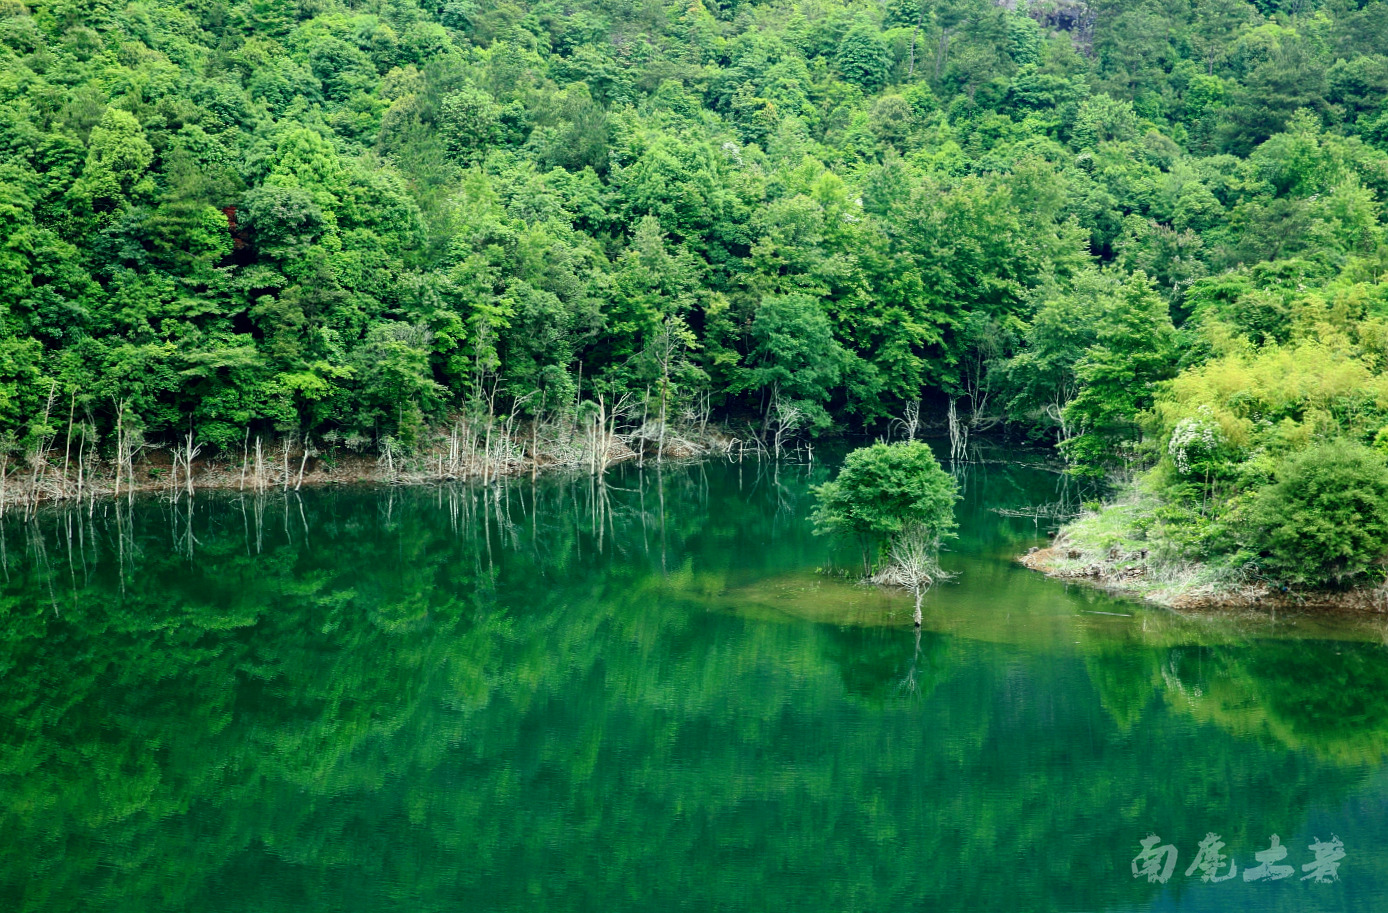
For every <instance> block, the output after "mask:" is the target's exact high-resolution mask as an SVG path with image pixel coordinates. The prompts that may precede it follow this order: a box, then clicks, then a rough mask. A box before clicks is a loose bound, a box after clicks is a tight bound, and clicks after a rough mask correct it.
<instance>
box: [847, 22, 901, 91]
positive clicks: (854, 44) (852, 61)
mask: <svg viewBox="0 0 1388 913" xmlns="http://www.w3.org/2000/svg"><path fill="white" fill-rule="evenodd" d="M834 65H835V66H836V67H838V70H839V72H840V73H842V74H843V78H844V79H846V80H848V81H849V82H851V83H854V84H855V85H857V86H859V87H861V88H863V89H864V90H866V91H868V92H872V91H874V90H876V89H879V88H881V87H882V86H883V85H884V84H885V83H886V82H887V74H888V72H889V71H890V69H891V57H890V55H889V53H888V51H887V46H886V45H885V44H883V43H882V39H881V38H880V37H879V36H878V32H877V30H876V29H875V28H873V27H872V26H871V25H868V24H866V23H860V24H858V25H855V26H854V27H853V28H851V29H849V30H848V33H847V34H845V35H844V36H843V40H842V41H840V42H839V48H838V51H837V52H836V53H835V54H834Z"/></svg>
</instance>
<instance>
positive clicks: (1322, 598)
mask: <svg viewBox="0 0 1388 913" xmlns="http://www.w3.org/2000/svg"><path fill="white" fill-rule="evenodd" d="M1016 561H1017V563H1019V564H1021V565H1022V566H1023V567H1025V568H1027V569H1028V570H1032V571H1036V572H1038V573H1041V574H1045V575H1046V576H1047V577H1050V578H1052V579H1054V580H1064V581H1066V582H1070V583H1077V584H1080V585H1082V586H1088V587H1091V588H1093V589H1096V590H1101V591H1103V592H1106V593H1110V594H1112V595H1115V596H1121V597H1124V598H1126V599H1135V600H1138V601H1141V602H1146V603H1149V604H1152V605H1157V606H1161V607H1163V608H1166V609H1172V610H1176V611H1181V612H1193V613H1204V614H1212V615H1235V614H1239V613H1249V612H1255V613H1260V614H1261V613H1263V612H1272V613H1276V612H1278V611H1284V610H1285V611H1290V612H1306V611H1313V612H1315V613H1316V614H1319V615H1336V614H1340V615H1353V616H1364V615H1383V614H1388V585H1385V586H1380V587H1356V588H1354V589H1350V590H1345V591H1342V592H1335V591H1323V590H1316V591H1307V592H1294V591H1287V592H1279V591H1276V590H1273V589H1272V588H1271V587H1268V586H1266V585H1262V584H1251V585H1243V586H1240V587H1237V588H1231V587H1228V586H1218V585H1214V584H1204V585H1195V586H1191V585H1188V584H1182V583H1181V582H1180V581H1178V580H1176V579H1174V577H1175V575H1169V576H1167V578H1166V579H1162V577H1161V576H1160V575H1159V573H1156V572H1154V569H1153V567H1152V565H1151V564H1150V563H1149V562H1148V557H1147V553H1146V550H1145V549H1144V550H1141V551H1140V552H1137V553H1133V552H1128V553H1123V552H1120V551H1119V550H1118V549H1111V550H1110V551H1109V552H1108V554H1102V553H1099V552H1095V551H1093V550H1083V549H1077V548H1073V547H1067V546H1065V545H1051V546H1048V547H1045V548H1034V549H1032V550H1031V551H1029V552H1028V553H1027V554H1025V555H1018V556H1017V558H1016Z"/></svg>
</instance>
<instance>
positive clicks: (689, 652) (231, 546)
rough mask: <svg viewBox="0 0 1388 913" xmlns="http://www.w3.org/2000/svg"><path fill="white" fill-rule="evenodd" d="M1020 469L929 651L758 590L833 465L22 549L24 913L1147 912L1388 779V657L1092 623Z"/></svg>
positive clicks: (814, 551)
mask: <svg viewBox="0 0 1388 913" xmlns="http://www.w3.org/2000/svg"><path fill="white" fill-rule="evenodd" d="M989 468H990V470H991V471H990V472H989V473H986V474H985V473H981V472H980V473H978V476H977V478H976V479H975V480H974V481H973V483H972V484H973V485H974V486H975V487H974V490H973V491H972V492H971V494H970V498H969V501H968V502H967V504H968V505H969V509H968V512H967V514H966V516H964V517H962V518H961V519H962V520H963V521H964V522H963V538H962V539H961V541H960V542H959V543H958V544H957V548H956V550H955V553H954V555H953V556H952V560H955V561H957V562H959V563H960V564H961V566H963V567H964V568H965V571H966V573H965V574H964V575H963V576H962V577H961V582H960V584H959V585H958V587H957V589H955V590H952V591H948V592H942V593H937V594H936V597H935V598H936V608H935V610H934V615H933V618H932V621H931V622H930V623H929V624H928V630H926V631H925V632H924V633H923V634H922V635H920V637H919V640H918V639H917V637H916V635H915V634H913V633H912V632H911V631H909V630H908V629H907V628H906V627H893V626H883V625H880V624H879V625H876V626H872V625H843V624H807V623H805V622H804V621H801V620H798V619H797V615H804V614H806V612H808V611H809V610H806V609H804V608H803V606H804V604H805V601H804V600H799V601H797V599H798V597H794V596H792V597H788V598H787V599H785V600H782V601H783V602H787V603H788V604H787V605H782V606H779V608H778V614H775V615H769V614H767V613H766V612H761V611H753V610H752V608H751V607H749V606H748V605H747V604H746V603H745V602H744V601H741V600H740V599H739V597H738V596H737V594H739V593H747V592H753V591H756V590H757V588H758V587H762V588H763V590H764V589H765V588H764V586H763V585H762V582H763V581H766V580H768V579H773V578H783V579H800V580H805V581H811V582H813V581H814V580H815V579H816V578H813V577H810V576H809V575H807V574H806V570H807V569H808V568H812V567H814V566H815V565H816V564H819V563H821V562H822V560H823V556H824V554H825V548H826V546H825V545H824V543H822V542H821V541H818V540H814V539H812V538H811V537H810V535H809V531H808V526H807V524H806V523H805V521H804V519H803V518H804V516H805V514H806V498H807V486H808V484H809V481H810V476H811V475H821V473H820V471H819V470H817V469H816V470H815V471H814V472H811V471H810V470H808V469H807V468H806V467H795V466H786V467H782V468H781V469H780V471H779V472H776V471H773V470H772V469H771V468H770V467H764V466H763V467H758V466H757V465H755V464H745V465H742V466H738V465H708V466H693V467H667V468H666V469H665V470H664V471H663V472H661V473H656V472H655V471H653V470H651V469H648V470H647V471H646V472H645V474H644V477H642V476H641V475H640V474H638V473H636V472H635V471H634V470H633V471H628V472H625V473H619V474H616V475H615V476H613V477H612V478H611V480H610V483H609V484H607V485H602V484H599V483H596V482H593V481H592V480H590V479H587V478H584V479H582V480H570V481H551V482H547V483H542V484H540V485H539V486H537V487H535V488H532V487H531V486H530V485H528V484H525V485H514V486H512V487H511V488H509V489H507V488H498V489H493V490H491V491H487V492H484V491H483V490H481V489H476V488H470V489H454V490H449V489H438V490H429V491H422V490H421V491H380V492H376V491H372V492H355V493H354V492H345V493H344V492H336V493H333V492H318V493H313V494H305V495H303V496H302V497H300V496H297V495H295V494H294V493H292V492H291V493H289V494H287V495H279V496H273V497H269V498H264V499H260V500H255V499H250V498H247V499H245V500H241V499H238V498H227V499H206V500H199V501H198V502H197V503H196V505H190V504H189V502H187V501H184V502H182V503H181V504H178V505H173V506H170V505H168V504H160V503H155V502H146V503H143V504H139V503H137V504H136V505H135V506H134V508H133V509H129V508H117V507H116V506H115V505H109V506H105V507H103V506H97V508H96V509H95V510H94V511H92V512H91V513H90V514H89V513H87V512H85V511H84V512H80V513H69V514H55V515H48V516H44V517H41V518H40V519H39V520H37V521H35V522H33V523H28V524H12V525H10V526H8V527H6V528H5V539H4V548H5V551H4V555H3V557H4V568H5V577H4V586H3V606H4V608H3V611H4V613H5V616H6V620H5V624H4V626H3V629H2V632H0V669H3V670H4V672H3V678H0V834H3V836H0V848H3V857H2V858H3V861H2V862H0V904H3V906H4V908H5V909H14V910H71V909H78V908H85V909H109V910H125V909H129V910H151V911H153V910H164V909H168V910H188V909H202V910H231V909H236V910H243V909H256V910H277V909H295V910H302V909H305V908H307V909H315V908H321V909H373V910H379V909H397V908H400V909H406V908H408V909H411V910H433V909H449V910H457V909H464V910H488V909H535V910H545V909H565V910H571V909H589V908H591V909H601V910H616V909H632V910H638V909H639V910H649V909H691V910H693V909H698V910H710V909H742V908H752V907H755V908H757V909H777V908H788V907H791V906H796V907H802V908H804V909H865V910H876V909H885V908H887V907H889V906H892V905H894V904H899V903H913V904H919V903H920V902H921V901H922V900H926V899H928V900H930V907H931V909H946V910H949V909H959V910H991V909H1008V910H1018V909H1038V910H1039V909H1098V908H1104V907H1123V906H1130V905H1132V904H1139V903H1144V902H1146V900H1148V899H1150V898H1151V897H1152V896H1154V894H1155V889H1156V886H1153V885H1148V884H1146V883H1145V882H1141V883H1140V882H1135V881H1134V880H1133V879H1131V877H1129V876H1128V874H1127V872H1126V866H1127V860H1128V858H1129V857H1130V856H1131V853H1129V852H1127V851H1126V848H1127V847H1128V846H1129V845H1133V846H1135V845H1136V840H1137V839H1138V838H1139V837H1141V836H1143V835H1145V834H1146V833H1147V832H1148V831H1151V830H1155V831H1156V832H1158V833H1160V834H1162V835H1163V836H1164V837H1167V838H1168V839H1178V840H1184V841H1185V842H1186V843H1190V844H1191V845H1193V842H1194V840H1197V839H1198V838H1199V836H1202V835H1203V833H1204V831H1205V829H1206V828H1208V827H1210V826H1212V825H1213V822H1212V821H1211V816H1212V814H1213V815H1215V816H1217V818H1218V820H1219V821H1220V822H1227V825H1222V826H1225V831H1224V836H1225V837H1226V839H1228V840H1229V841H1230V842H1231V844H1233V845H1238V846H1241V847H1251V846H1254V845H1255V844H1258V843H1259V841H1261V840H1263V839H1264V838H1265V837H1266V834H1267V833H1268V832H1269V831H1270V830H1279V831H1281V832H1283V833H1291V832H1293V831H1295V830H1296V828H1297V827H1298V826H1299V823H1300V822H1301V821H1302V819H1303V818H1304V816H1305V810H1306V808H1307V807H1308V806H1309V805H1310V804H1312V803H1314V802H1318V801H1321V802H1323V801H1334V800H1335V798H1336V797H1337V796H1340V795H1343V794H1344V791H1345V789H1346V788H1347V787H1348V786H1349V785H1350V784H1351V783H1353V782H1355V781H1356V779H1358V778H1359V777H1360V776H1361V773H1360V771H1362V769H1363V766H1364V765H1367V764H1369V763H1377V761H1378V758H1379V754H1380V753H1381V748H1382V744H1383V738H1384V733H1385V731H1388V720H1385V714H1384V710H1383V707H1384V703H1383V702H1384V701H1385V700H1388V698H1385V697H1384V694H1385V689H1384V688H1383V678H1384V675H1385V671H1384V663H1383V661H1382V658H1381V655H1380V653H1379V648H1378V647H1377V646H1372V645H1367V644H1364V643H1357V642H1330V641H1315V642H1296V641H1276V642H1272V641H1262V640H1252V639H1248V638H1245V637H1241V636H1240V637H1234V636H1232V635H1230V636H1228V637H1225V638H1224V639H1223V641H1222V642H1218V643H1209V644H1207V645H1205V646H1199V645H1198V643H1199V641H1197V640H1191V639H1190V638H1189V637H1188V636H1187V635H1189V631H1183V633H1181V636H1180V637H1178V636H1177V633H1178V632H1177V631H1176V629H1175V628H1173V627H1172V626H1168V627H1166V628H1162V627H1161V626H1160V618H1161V617H1164V616H1158V615H1157V614H1150V615H1146V614H1144V613H1141V612H1138V615H1139V616H1141V617H1139V618H1137V619H1126V620H1124V619H1113V618H1109V619H1106V620H1105V622H1104V623H1103V624H1090V623H1088V622H1086V621H1084V620H1083V619H1085V618H1087V617H1088V616H1082V615H1077V614H1076V612H1077V610H1081V611H1082V610H1083V609H1084V607H1085V606H1088V605H1091V604H1098V603H1092V600H1093V599H1095V598H1096V597H1094V595H1093V594H1077V593H1074V592H1071V591H1067V590H1065V589H1064V588H1062V587H1060V586H1059V585H1057V584H1055V583H1054V582H1051V581H1045V580H1041V579H1040V578H1037V577H1034V576H1030V575H1027V574H1025V573H1023V572H1018V571H1016V570H1015V569H1013V568H1012V567H1010V566H1008V565H1007V564H1006V563H1005V562H1004V561H1003V560H1002V559H1001V558H999V557H998V556H999V555H1001V554H1003V553H1005V552H1007V551H1008V550H1009V549H1011V548H1012V547H1013V546H1014V545H1015V544H1016V543H1017V542H1024V541H1025V539H1026V537H1027V535H1028V532H1029V530H1030V529H1031V527H1032V523H1031V521H1028V520H1016V521H1013V520H1001V519H999V518H998V517H997V516H996V515H995V514H992V513H989V512H988V511H987V510H986V509H984V505H986V504H990V503H998V502H1001V501H1003V500H1005V499H1007V498H1012V499H1013V500H1014V501H1015V500H1017V499H1020V498H1022V497H1023V496H1024V495H1025V493H1027V492H1029V491H1030V492H1033V493H1035V492H1037V491H1040V489H1042V488H1044V487H1045V486H1049V485H1052V484H1054V479H1053V478H1051V477H1050V476H1049V475H1047V474H1044V473H1031V472H1028V471H1024V470H1016V469H1014V470H1009V469H1007V468H1006V467H999V466H993V467H989ZM978 479H982V481H979V480H978ZM981 486H988V488H987V490H984V492H983V494H980V493H979V491H980V487H981ZM988 491H996V494H997V496H996V497H995V498H990V497H988V496H987V494H988ZM1034 496H1036V497H1045V496H1046V493H1045V492H1044V491H1043V492H1041V493H1040V494H1034ZM537 518H538V519H537ZM809 589H810V590H813V592H814V593H816V594H818V595H817V596H815V597H814V598H813V599H811V600H810V602H813V603H814V604H815V606H817V608H815V609H814V611H815V612H818V611H821V609H822V606H823V605H824V604H826V601H831V600H832V593H833V587H832V585H829V588H828V589H827V590H826V589H823V588H815V587H810V588H809ZM826 593H828V594H829V596H827V597H826V596H825V594H826ZM1105 604H1106V603H1105ZM797 606H799V607H800V608H797ZM1125 611H1128V612H1133V611H1135V610H1133V609H1131V608H1128V609H1126V610H1125ZM998 617H1004V618H1008V617H1010V618H1011V619H1012V621H1011V625H1010V627H1006V626H1003V625H1000V624H999V623H997V622H996V619H997V618H998ZM1077 619H1079V620H1077ZM788 620H789V621H788ZM1139 621H1140V622H1141V624H1139V623H1138V622H1139ZM1172 624H1173V625H1175V624H1177V623H1174V622H1173V623H1172ZM1142 625H1147V626H1148V627H1149V629H1150V632H1151V633H1150V635H1148V634H1144V633H1143V628H1142ZM1061 626H1065V633H1064V635H1063V637H1062V636H1061V635H1059V634H1058V633H1057V632H1058V631H1059V630H1060V627H1061ZM1004 630H1007V631H1011V632H1012V636H1001V635H1000V632H1002V631H1004ZM990 632H991V633H990ZM994 634H998V635H999V636H993V635H994ZM1071 634H1073V635H1074V636H1071ZM1144 638H1148V639H1144ZM1182 638H1184V639H1182ZM1076 640H1078V641H1080V644H1078V645H1076V644H1075V643H1074V641H1076ZM1207 640H1220V638H1217V637H1211V638H1207ZM1062 643H1064V644H1065V648H1064V649H1062V648H1061V647H1060V645H1061V644H1062ZM1172 709H1176V710H1179V711H1181V712H1178V713H1173V712H1170V711H1171V710H1172ZM1212 810H1213V811H1212ZM1028 861H1029V862H1028Z"/></svg>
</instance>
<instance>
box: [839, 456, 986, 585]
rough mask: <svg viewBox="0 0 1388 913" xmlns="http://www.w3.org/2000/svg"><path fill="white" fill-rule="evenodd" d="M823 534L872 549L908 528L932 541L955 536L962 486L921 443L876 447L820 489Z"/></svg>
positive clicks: (852, 459)
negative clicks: (843, 538) (841, 537)
mask: <svg viewBox="0 0 1388 913" xmlns="http://www.w3.org/2000/svg"><path fill="white" fill-rule="evenodd" d="M814 495H815V500H816V504H815V508H814V513H813V517H814V522H815V529H816V531H817V532H821V533H828V534H834V535H841V536H846V537H848V538H851V539H855V540H857V541H858V542H859V543H860V544H861V545H862V547H863V554H864V564H865V565H866V564H868V562H869V550H870V549H871V548H873V547H875V546H877V545H878V544H880V543H884V542H890V541H892V540H893V539H894V538H895V537H897V536H898V535H900V534H901V533H903V532H904V531H906V530H911V529H914V530H918V531H920V532H922V533H923V534H924V537H925V538H926V539H927V540H939V539H942V538H947V537H949V536H952V535H953V534H954V529H955V520H954V504H955V501H957V500H958V499H959V486H958V485H957V483H956V482H955V481H954V477H953V476H951V475H950V474H949V473H947V472H945V471H944V470H943V469H941V468H940V463H939V461H938V460H936V459H935V454H934V453H933V452H931V450H930V447H929V446H927V445H926V444H923V443H921V442H919V441H908V442H902V443H896V444H880V443H879V444H873V445H872V446H870V447H860V448H859V449H857V450H854V451H852V452H851V453H849V454H848V456H847V457H845V458H844V461H843V467H842V468H841V469H840V470H839V474H838V475H837V476H835V477H834V480H833V481H832V482H825V483H824V484H823V485H820V486H818V487H816V488H815V489H814Z"/></svg>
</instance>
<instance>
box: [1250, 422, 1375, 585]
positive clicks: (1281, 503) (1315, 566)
mask: <svg viewBox="0 0 1388 913" xmlns="http://www.w3.org/2000/svg"><path fill="white" fill-rule="evenodd" d="M1249 516H1250V520H1251V522H1252V524H1253V527H1254V529H1255V530H1256V533H1255V535H1254V536H1253V537H1252V538H1251V540H1250V541H1249V547H1250V548H1251V549H1252V550H1253V551H1254V552H1255V553H1257V554H1258V556H1259V558H1258V562H1259V565H1260V567H1261V568H1262V569H1263V572H1264V573H1265V574H1267V576H1269V577H1271V578H1272V579H1274V580H1276V581H1278V582H1281V583H1286V584H1290V585H1293V586H1309V587H1318V586H1327V585H1334V586H1344V585H1346V584H1349V583H1353V582H1357V581H1360V580H1364V579H1366V578H1372V579H1375V580H1379V579H1382V575H1383V568H1384V562H1385V560H1388V463H1385V461H1384V458H1383V456H1382V455H1381V454H1380V453H1376V452H1374V451H1373V450H1371V449H1369V448H1367V447H1365V446H1363V445H1362V444H1357V443H1354V442H1350V441H1344V440H1337V441H1332V442H1331V443H1328V444H1319V445H1317V446H1314V447H1310V448H1308V449H1306V450H1303V451H1300V452H1298V453H1294V454H1291V455H1289V456H1288V457H1287V458H1285V459H1284V460H1283V461H1282V462H1281V463H1280V464H1279V465H1278V466H1277V469H1276V481H1275V482H1274V483H1273V484H1271V485H1268V486H1267V487H1265V488H1263V489H1261V490H1260V491H1258V493H1257V495H1256V497H1255V498H1254V500H1253V503H1252V505H1251V507H1250V510H1249Z"/></svg>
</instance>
